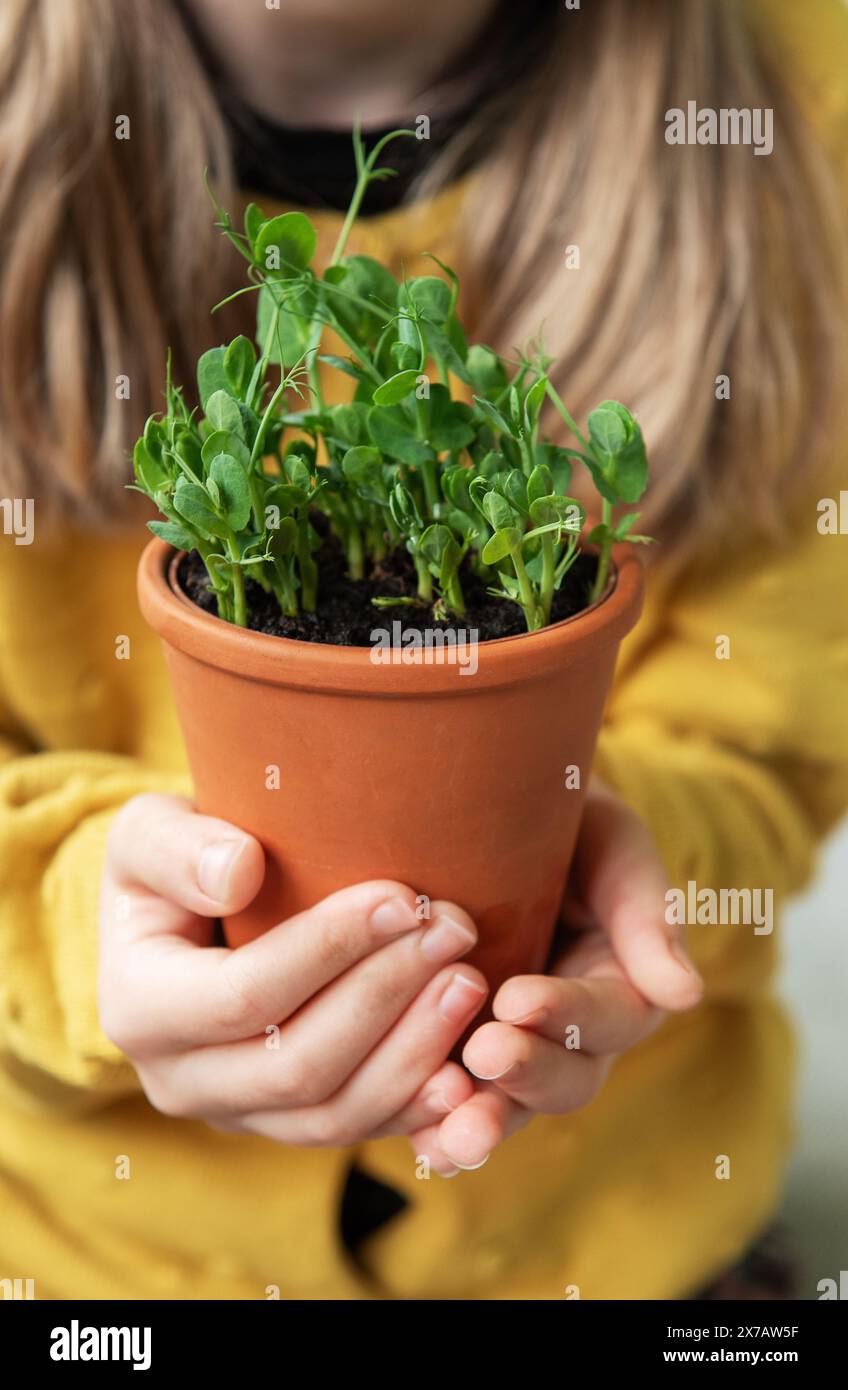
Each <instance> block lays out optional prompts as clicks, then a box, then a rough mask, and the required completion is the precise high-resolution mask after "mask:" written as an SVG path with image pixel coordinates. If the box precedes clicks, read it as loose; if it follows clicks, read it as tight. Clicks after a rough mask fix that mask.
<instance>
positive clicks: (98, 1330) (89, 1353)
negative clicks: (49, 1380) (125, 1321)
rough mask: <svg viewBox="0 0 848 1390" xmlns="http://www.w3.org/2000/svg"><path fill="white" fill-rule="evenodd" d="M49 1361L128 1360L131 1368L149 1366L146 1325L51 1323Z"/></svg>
mask: <svg viewBox="0 0 848 1390" xmlns="http://www.w3.org/2000/svg"><path fill="white" fill-rule="evenodd" d="M50 1341H51V1347H50V1359H51V1360H52V1361H132V1363H133V1370H134V1371H148V1370H149V1369H150V1361H151V1351H150V1341H151V1336H150V1328H149V1327H80V1324H79V1319H78V1318H74V1319H73V1321H72V1322H71V1325H70V1327H54V1328H53V1330H52V1332H51V1333H50Z"/></svg>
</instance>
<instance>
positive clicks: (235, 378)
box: [224, 335, 256, 400]
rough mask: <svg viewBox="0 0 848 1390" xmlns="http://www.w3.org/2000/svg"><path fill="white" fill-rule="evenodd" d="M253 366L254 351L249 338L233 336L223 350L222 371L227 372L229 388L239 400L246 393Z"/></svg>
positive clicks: (254, 363) (254, 359)
mask: <svg viewBox="0 0 848 1390" xmlns="http://www.w3.org/2000/svg"><path fill="white" fill-rule="evenodd" d="M255 366H256V351H255V349H254V346H253V344H252V342H251V341H250V339H249V338H245V337H244V336H243V335H241V336H239V337H238V338H234V339H233V341H232V342H231V343H230V345H229V347H228V348H227V349H226V351H225V352H224V371H225V372H226V374H227V379H228V381H229V384H230V389H231V390H232V391H234V392H235V394H236V396H238V398H239V399H240V400H244V397H245V395H246V394H247V388H248V386H249V385H250V378H251V377H252V375H253V368H254V367H255Z"/></svg>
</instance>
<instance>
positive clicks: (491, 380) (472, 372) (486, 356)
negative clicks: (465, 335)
mask: <svg viewBox="0 0 848 1390" xmlns="http://www.w3.org/2000/svg"><path fill="white" fill-rule="evenodd" d="M466 367H467V368H468V374H469V376H470V377H471V381H472V383H473V385H474V386H475V387H476V389H477V390H478V391H479V392H480V394H481V395H483V396H488V395H489V394H490V393H491V394H492V395H499V394H500V393H501V391H503V389H504V387H505V386H506V382H507V377H506V372H505V371H504V368H503V363H502V362H501V359H500V358H499V357H498V355H497V353H496V352H492V349H491V348H487V347H481V346H480V344H479V343H475V344H474V346H473V347H470V348H469V349H468V356H467V358H466Z"/></svg>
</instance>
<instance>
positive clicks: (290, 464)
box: [283, 450, 312, 493]
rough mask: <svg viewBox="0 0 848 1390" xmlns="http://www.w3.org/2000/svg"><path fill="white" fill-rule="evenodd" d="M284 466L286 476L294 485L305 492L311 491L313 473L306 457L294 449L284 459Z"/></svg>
mask: <svg viewBox="0 0 848 1390" xmlns="http://www.w3.org/2000/svg"><path fill="white" fill-rule="evenodd" d="M283 468H284V470H285V475H286V477H287V478H288V480H289V482H290V483H291V484H292V486H293V487H297V488H301V489H302V491H303V492H304V493H308V492H309V484H310V482H311V479H312V474H311V472H310V469H309V464H308V463H307V462H306V459H305V458H302V457H301V456H300V454H298V453H295V452H294V450H292V451H291V452H290V453H287V454H286V456H285V458H284V460H283Z"/></svg>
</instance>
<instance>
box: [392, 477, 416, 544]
mask: <svg viewBox="0 0 848 1390" xmlns="http://www.w3.org/2000/svg"><path fill="white" fill-rule="evenodd" d="M389 511H390V512H391V514H392V520H393V521H394V523H395V525H396V526H397V527H398V529H399V530H400V531H402V532H403V534H404V535H405V536H409V535H412V534H415V533H417V532H418V531H420V530H421V526H422V522H421V513H420V512H419V510H418V506H417V504H416V501H415V498H414V497H413V495H412V493H411V492H410V491H409V488H408V487H404V485H403V483H395V486H394V487H393V488H392V490H391V493H390V494H389Z"/></svg>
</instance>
